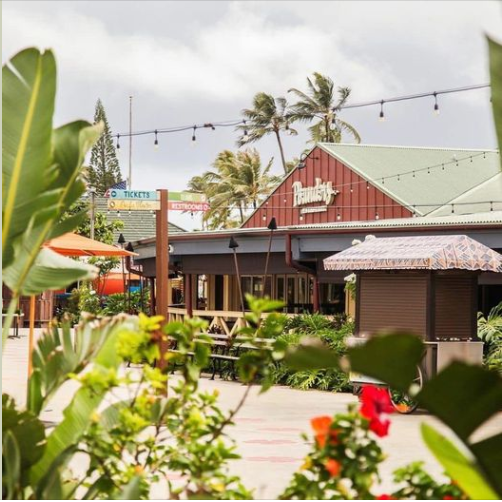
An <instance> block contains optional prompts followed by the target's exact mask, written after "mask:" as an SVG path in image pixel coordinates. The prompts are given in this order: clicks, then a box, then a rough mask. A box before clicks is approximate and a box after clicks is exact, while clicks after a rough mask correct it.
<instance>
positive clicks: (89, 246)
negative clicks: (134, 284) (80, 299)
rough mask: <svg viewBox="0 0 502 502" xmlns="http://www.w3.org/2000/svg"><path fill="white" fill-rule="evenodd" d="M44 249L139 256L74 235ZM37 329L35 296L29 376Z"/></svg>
mask: <svg viewBox="0 0 502 502" xmlns="http://www.w3.org/2000/svg"><path fill="white" fill-rule="evenodd" d="M43 247H46V248H49V249H51V250H52V251H55V252H56V253H59V254H61V255H63V256H138V253H132V252H131V251H126V250H125V249H121V248H118V247H115V246H111V245H110V244H104V243H102V242H99V241H95V240H93V239H89V238H88V237H83V236H82V235H78V234H74V233H71V232H69V233H66V234H63V235H60V236H59V237H56V238H54V239H51V240H50V241H47V242H46V243H45V244H44V245H43ZM34 329H35V296H33V295H32V296H31V298H30V330H29V336H28V345H29V357H28V375H30V374H31V354H32V352H33V333H34Z"/></svg>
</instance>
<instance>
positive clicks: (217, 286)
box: [214, 275, 223, 310]
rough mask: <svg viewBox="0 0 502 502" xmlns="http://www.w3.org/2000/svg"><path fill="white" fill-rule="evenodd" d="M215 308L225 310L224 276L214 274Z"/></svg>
mask: <svg viewBox="0 0 502 502" xmlns="http://www.w3.org/2000/svg"><path fill="white" fill-rule="evenodd" d="M214 309H215V310H223V276H222V275H215V276H214Z"/></svg>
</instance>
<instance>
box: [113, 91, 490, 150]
mask: <svg viewBox="0 0 502 502" xmlns="http://www.w3.org/2000/svg"><path fill="white" fill-rule="evenodd" d="M488 87H490V84H477V85H471V86H465V87H457V88H452V89H443V90H440V91H431V92H423V93H420V94H411V95H406V96H397V97H392V98H386V99H380V100H378V101H366V102H361V103H354V104H347V105H343V106H341V107H338V108H337V109H336V110H333V111H339V110H348V109H352V108H362V107H367V106H374V105H378V104H379V105H380V120H385V115H384V112H383V104H384V103H394V102H398V101H409V100H413V99H419V98H425V97H428V96H433V97H434V98H435V103H434V104H435V106H434V111H435V112H436V111H437V112H439V105H438V107H437V110H436V104H437V96H439V95H440V94H452V93H457V92H465V91H472V90H477V89H484V88H488ZM242 124H244V125H245V124H246V121H245V120H244V121H243V120H242V119H234V120H227V121H219V122H210V123H207V124H203V125H197V126H195V127H197V128H201V127H210V128H211V129H212V130H213V131H214V130H215V129H216V128H217V127H235V126H239V125H240V126H242ZM193 127H194V126H191V125H188V126H187V125H185V126H173V127H166V128H157V129H152V130H142V131H133V132H123V133H120V134H116V135H115V136H116V137H117V140H118V139H119V138H120V136H122V137H129V136H143V135H146V134H154V133H155V131H157V132H158V134H166V133H175V132H180V131H187V130H190V129H192V128H193ZM285 129H286V130H289V129H290V127H289V122H286V125H285ZM246 133H247V130H244V137H245V136H247V134H246ZM118 148H120V147H118Z"/></svg>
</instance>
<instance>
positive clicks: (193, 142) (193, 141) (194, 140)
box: [192, 126, 197, 146]
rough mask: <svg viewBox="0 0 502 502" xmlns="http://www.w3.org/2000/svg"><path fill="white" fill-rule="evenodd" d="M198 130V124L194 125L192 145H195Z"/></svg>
mask: <svg viewBox="0 0 502 502" xmlns="http://www.w3.org/2000/svg"><path fill="white" fill-rule="evenodd" d="M196 130H197V126H193V134H192V145H193V146H195V142H196V141H197V138H196V137H195V131H196Z"/></svg>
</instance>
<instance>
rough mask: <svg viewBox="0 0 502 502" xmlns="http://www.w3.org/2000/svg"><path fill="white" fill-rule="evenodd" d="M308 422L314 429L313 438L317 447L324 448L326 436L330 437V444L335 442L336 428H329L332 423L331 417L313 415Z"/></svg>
mask: <svg viewBox="0 0 502 502" xmlns="http://www.w3.org/2000/svg"><path fill="white" fill-rule="evenodd" d="M310 423H311V424H312V429H314V432H315V439H316V442H317V445H318V446H319V448H324V446H325V445H326V440H327V439H328V437H330V438H331V439H330V443H331V444H336V443H337V432H336V430H331V424H332V423H333V420H332V418H331V417H328V416H322V417H315V418H313V419H312V420H311V421H310Z"/></svg>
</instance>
